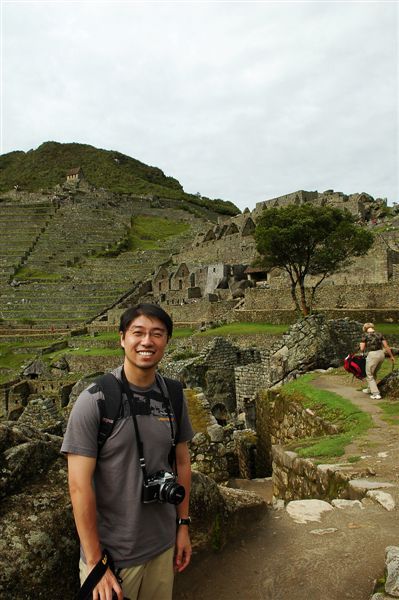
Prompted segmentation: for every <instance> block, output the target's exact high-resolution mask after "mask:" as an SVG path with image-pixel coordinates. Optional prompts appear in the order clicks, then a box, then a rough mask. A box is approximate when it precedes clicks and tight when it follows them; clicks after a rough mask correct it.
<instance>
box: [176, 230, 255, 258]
mask: <svg viewBox="0 0 399 600" xmlns="http://www.w3.org/2000/svg"><path fill="white" fill-rule="evenodd" d="M255 253H256V248H255V240H254V238H253V237H252V236H246V237H242V236H241V234H240V233H233V234H231V235H228V236H226V237H224V238H222V239H220V240H210V241H208V242H201V243H200V244H199V245H198V246H192V247H191V248H188V249H185V250H183V251H182V252H180V253H179V254H175V255H174V256H173V262H174V263H175V264H180V263H182V262H190V263H194V264H207V263H209V264H213V263H217V262H221V263H225V264H250V263H251V262H252V261H253V259H254V255H255Z"/></svg>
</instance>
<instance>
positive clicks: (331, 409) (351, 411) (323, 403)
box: [283, 326, 399, 462]
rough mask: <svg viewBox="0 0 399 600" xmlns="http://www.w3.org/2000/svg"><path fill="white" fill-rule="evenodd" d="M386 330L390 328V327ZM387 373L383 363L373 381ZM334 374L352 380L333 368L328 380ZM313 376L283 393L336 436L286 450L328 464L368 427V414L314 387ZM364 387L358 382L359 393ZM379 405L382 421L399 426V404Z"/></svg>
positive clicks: (306, 441) (388, 369)
mask: <svg viewBox="0 0 399 600" xmlns="http://www.w3.org/2000/svg"><path fill="white" fill-rule="evenodd" d="M390 329H392V327H391V326H390ZM380 330H381V329H380ZM394 368H395V369H398V368H399V358H398V357H396V359H395V365H394ZM391 370H392V366H391V362H390V361H388V360H385V361H384V363H383V365H382V366H381V369H380V370H379V372H378V379H377V381H378V380H379V379H382V378H383V377H385V376H386V375H388V374H389V373H390V372H391ZM334 375H344V376H345V377H347V379H348V383H349V381H351V380H352V376H351V375H350V374H349V373H346V372H345V371H344V370H343V368H340V369H336V370H335V371H334V372H333V373H332V374H331V377H333V376H334ZM316 377H318V374H317V373H308V374H306V375H303V376H302V377H300V378H299V379H296V380H295V381H292V382H290V383H288V384H287V385H285V386H284V387H283V390H284V392H285V393H286V394H288V395H289V396H292V398H293V399H295V400H296V401H298V402H299V403H301V404H302V405H303V406H304V407H305V408H309V409H311V410H312V411H313V412H315V413H316V414H317V415H318V416H319V417H321V418H322V419H325V420H327V421H329V422H330V423H333V424H334V425H336V426H337V427H338V429H339V431H340V433H339V434H338V435H326V436H322V437H320V438H309V439H303V440H300V441H296V442H295V443H293V444H292V445H290V448H291V449H293V450H295V451H296V452H298V454H299V455H300V456H303V457H312V458H316V459H322V461H323V462H328V460H329V459H333V458H336V457H339V456H343V455H344V454H345V448H346V446H347V445H348V444H350V442H351V441H352V440H353V439H355V438H358V437H360V436H361V435H362V434H364V433H365V432H366V431H367V430H368V429H369V428H370V427H372V426H373V422H372V419H371V417H370V415H369V414H368V413H365V412H363V411H362V410H360V409H359V408H358V407H357V406H355V405H354V404H352V403H351V402H350V401H349V400H347V399H346V398H342V396H339V395H338V394H334V393H333V392H328V391H326V390H321V389H318V388H316V387H314V386H313V385H312V380H313V379H315V378H316ZM364 386H365V384H364V383H363V384H362V383H361V382H359V390H360V389H362V388H363V387H364ZM379 406H380V407H381V409H382V410H383V413H384V416H383V417H382V418H383V419H384V420H386V421H387V422H388V423H390V424H391V425H399V402H394V401H392V400H387V401H385V402H381V403H380V404H379Z"/></svg>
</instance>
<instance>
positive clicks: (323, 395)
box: [283, 373, 373, 458]
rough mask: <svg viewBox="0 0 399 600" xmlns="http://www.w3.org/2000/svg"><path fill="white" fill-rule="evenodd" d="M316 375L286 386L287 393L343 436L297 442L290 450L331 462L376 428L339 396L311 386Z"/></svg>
mask: <svg viewBox="0 0 399 600" xmlns="http://www.w3.org/2000/svg"><path fill="white" fill-rule="evenodd" d="M316 376H317V375H316V374H313V373H311V374H307V375H303V376H302V377H300V378H299V379H296V380H295V381H292V382H290V383H288V384H287V385H285V386H284V388H283V389H284V392H286V393H287V394H288V395H289V396H292V398H293V399H294V400H296V401H299V402H301V404H302V405H303V406H304V407H305V408H310V409H311V410H312V411H313V412H314V413H316V414H317V416H319V417H321V418H322V419H325V420H327V421H329V422H330V423H333V424H334V425H336V426H337V428H338V429H339V431H340V433H338V434H335V435H326V436H321V437H318V438H306V439H304V440H300V441H296V442H295V444H293V445H292V446H291V447H295V450H296V451H297V452H298V454H299V455H300V456H303V457H315V458H318V457H320V458H321V457H323V458H332V457H338V456H342V455H343V454H345V447H346V446H347V445H348V444H349V443H350V442H351V441H352V440H353V439H354V438H356V437H359V436H360V435H361V434H363V433H364V432H365V431H367V430H368V429H369V428H370V427H372V425H373V421H372V419H371V416H370V415H369V414H368V413H365V412H363V411H361V410H360V409H359V408H358V407H357V406H355V405H354V404H352V402H350V401H349V400H347V399H345V398H342V397H341V396H339V395H338V394H335V393H333V392H328V391H326V390H320V389H317V388H316V387H314V386H313V385H312V384H311V382H312V379H314V378H315V377H316Z"/></svg>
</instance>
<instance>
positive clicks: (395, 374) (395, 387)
mask: <svg viewBox="0 0 399 600" xmlns="http://www.w3.org/2000/svg"><path fill="white" fill-rule="evenodd" d="M378 387H379V389H380V392H381V394H382V395H383V396H384V397H385V396H387V397H388V398H391V399H392V400H399V370H395V371H392V373H389V375H387V376H386V377H384V379H381V381H380V383H379V384H378Z"/></svg>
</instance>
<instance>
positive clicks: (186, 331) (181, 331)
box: [172, 327, 195, 340]
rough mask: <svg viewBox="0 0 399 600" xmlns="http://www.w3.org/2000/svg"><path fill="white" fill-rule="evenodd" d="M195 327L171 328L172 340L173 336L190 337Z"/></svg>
mask: <svg viewBox="0 0 399 600" xmlns="http://www.w3.org/2000/svg"><path fill="white" fill-rule="evenodd" d="M194 331H195V329H193V328H191V327H177V328H174V329H173V336H172V340H173V339H174V338H185V337H190V336H191V335H193V333H194Z"/></svg>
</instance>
